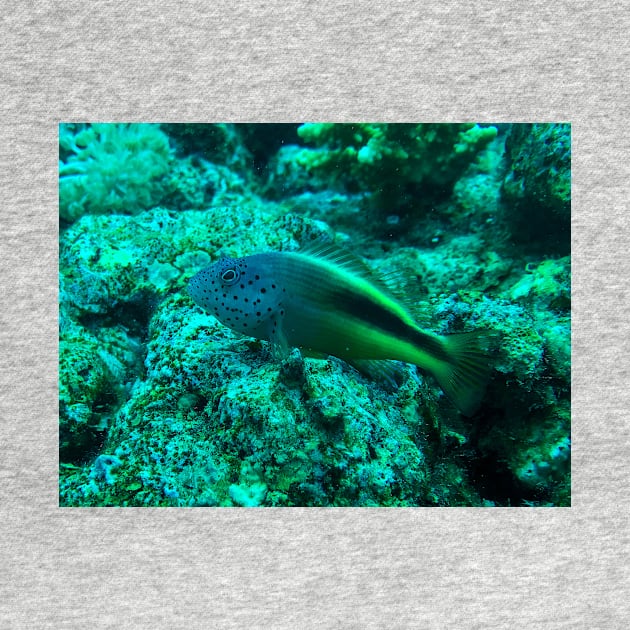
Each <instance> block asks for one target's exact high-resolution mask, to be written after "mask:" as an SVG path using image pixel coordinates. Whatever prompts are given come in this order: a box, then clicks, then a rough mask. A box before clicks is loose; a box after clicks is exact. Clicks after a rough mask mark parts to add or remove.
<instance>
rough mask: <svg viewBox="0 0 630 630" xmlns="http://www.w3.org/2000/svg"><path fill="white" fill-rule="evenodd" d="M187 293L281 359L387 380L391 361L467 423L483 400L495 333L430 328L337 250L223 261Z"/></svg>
mask: <svg viewBox="0 0 630 630" xmlns="http://www.w3.org/2000/svg"><path fill="white" fill-rule="evenodd" d="M188 293H189V295H190V297H191V298H192V300H193V301H194V302H195V303H196V304H197V305H198V306H200V307H201V308H202V309H204V310H205V311H207V312H208V313H210V314H212V315H214V316H215V317H216V318H217V319H218V320H219V321H220V322H221V323H222V324H224V325H225V326H227V327H229V328H231V329H232V330H234V331H236V332H239V333H241V334H243V335H248V336H250V337H255V338H257V339H261V340H266V341H268V342H270V343H271V348H272V352H273V355H274V356H275V357H280V358H281V357H286V356H287V355H288V354H289V352H290V349H291V348H293V347H297V348H300V349H301V350H303V351H305V353H307V355H308V353H311V356H322V357H325V356H334V357H337V358H339V359H342V360H343V361H346V362H347V363H350V364H351V365H353V366H355V367H357V368H359V369H361V368H362V367H366V368H368V367H372V368H376V369H377V370H378V369H379V366H382V372H383V373H385V374H387V373H388V370H387V367H386V366H387V365H389V364H391V362H394V361H400V362H404V363H411V364H413V365H416V366H418V367H419V368H420V369H421V370H424V371H425V372H428V373H429V374H431V375H432V376H433V377H434V378H435V379H436V381H437V383H438V384H439V386H440V387H441V389H442V391H443V392H444V393H445V394H446V396H447V397H448V398H449V399H450V400H451V401H452V402H453V404H454V405H455V406H456V407H457V409H458V410H459V411H460V412H461V413H462V414H464V415H466V416H471V415H473V414H474V413H475V411H476V410H477V409H478V407H479V404H480V402H481V400H482V398H483V395H484V391H485V388H486V383H487V381H488V377H489V373H490V362H489V356H488V354H487V351H486V350H485V349H484V348H483V347H482V346H483V344H482V343H481V341H482V340H483V339H484V338H486V336H487V332H488V331H486V330H481V331H480V330H476V331H471V332H464V333H455V334H449V335H438V334H435V333H433V332H430V331H427V330H424V329H423V328H421V327H420V326H419V325H418V324H417V323H416V321H415V319H414V317H413V316H412V314H411V309H410V308H408V306H407V305H406V304H405V301H404V300H403V299H401V298H400V297H398V296H397V295H396V294H395V292H394V291H393V290H392V289H390V287H389V286H388V285H387V282H386V281H384V279H382V278H379V277H378V275H377V274H375V273H374V272H373V271H372V270H371V269H370V268H369V267H368V266H367V265H366V264H365V263H364V262H363V261H362V260H361V259H360V258H358V257H357V256H356V255H354V254H353V253H351V252H350V251H348V250H346V249H343V248H341V247H339V246H337V245H333V244H324V243H317V244H315V245H311V246H307V247H305V248H303V249H301V250H297V251H279V252H266V253H259V254H252V255H250V256H245V257H241V258H228V257H223V258H220V259H219V260H218V261H217V262H215V263H213V264H211V265H210V266H208V267H206V268H204V269H202V270H201V271H199V272H198V273H197V274H195V275H194V276H193V277H192V278H191V279H190V282H189V285H188ZM368 371H369V370H368Z"/></svg>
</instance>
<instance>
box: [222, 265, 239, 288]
mask: <svg viewBox="0 0 630 630" xmlns="http://www.w3.org/2000/svg"><path fill="white" fill-rule="evenodd" d="M240 277H241V274H240V272H239V271H238V269H237V268H236V267H230V268H229V269H226V270H225V271H224V272H223V273H222V274H221V280H222V281H223V284H227V285H228V286H229V285H232V284H234V283H235V282H238V280H239V278H240Z"/></svg>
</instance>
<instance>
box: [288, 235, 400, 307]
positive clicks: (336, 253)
mask: <svg viewBox="0 0 630 630" xmlns="http://www.w3.org/2000/svg"><path fill="white" fill-rule="evenodd" d="M297 253H298V254H304V255H306V256H313V257H315V258H320V259H322V260H326V261H328V262H330V263H333V264H335V265H337V266H339V267H341V268H342V269H345V270H346V271H347V272H348V273H352V274H355V275H357V276H360V277H361V278H363V279H365V280H367V281H369V282H371V283H372V284H373V285H374V286H376V287H378V289H380V290H381V291H382V292H383V293H385V294H386V295H388V296H389V297H391V298H392V299H394V300H396V301H397V302H400V303H402V304H403V305H404V306H405V308H407V304H406V303H405V302H406V300H405V299H404V298H403V297H402V296H400V295H398V294H397V293H396V290H395V288H394V287H393V286H392V285H391V283H388V277H392V278H393V277H394V276H395V273H388V274H387V276H385V277H384V276H383V275H382V274H380V273H379V272H377V271H374V270H373V269H370V267H368V265H367V264H366V263H365V262H364V261H363V260H361V258H359V257H358V256H357V255H356V254H354V253H353V252H351V251H349V250H347V249H345V248H343V247H341V246H339V245H335V244H334V243H324V242H319V241H315V243H311V244H309V245H307V246H306V247H303V248H301V249H299V250H298V251H297Z"/></svg>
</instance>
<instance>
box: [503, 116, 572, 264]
mask: <svg viewBox="0 0 630 630" xmlns="http://www.w3.org/2000/svg"><path fill="white" fill-rule="evenodd" d="M506 156H507V161H508V166H509V168H508V169H507V171H506V175H505V179H504V181H503V189H502V196H503V198H504V200H505V202H506V203H505V208H506V217H507V220H508V222H509V224H510V229H511V233H512V237H513V238H514V240H515V241H516V242H517V243H527V245H528V246H529V247H530V248H532V247H536V246H538V248H539V249H544V250H546V251H549V252H554V253H561V254H568V253H569V247H570V242H569V231H570V226H571V222H570V218H571V216H570V213H571V127H570V125H569V124H566V123H558V124H521V125H512V128H511V130H510V132H509V135H508V138H507V141H506Z"/></svg>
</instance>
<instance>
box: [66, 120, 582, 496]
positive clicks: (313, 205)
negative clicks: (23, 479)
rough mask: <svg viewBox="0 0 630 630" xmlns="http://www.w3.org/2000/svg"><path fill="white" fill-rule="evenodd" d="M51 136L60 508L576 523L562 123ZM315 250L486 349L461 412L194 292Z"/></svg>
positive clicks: (95, 129) (428, 324)
mask: <svg viewBox="0 0 630 630" xmlns="http://www.w3.org/2000/svg"><path fill="white" fill-rule="evenodd" d="M59 139H60V149H59V151H60V166H59V176H60V182H59V215H60V237H59V239H60V240H59V246H60V249H59V252H60V253H59V256H60V258H59V265H60V305H59V322H60V324H59V332H60V356H59V367H60V370H59V390H60V417H59V427H60V429H59V447H60V450H59V457H60V470H59V482H60V495H59V501H60V505H63V506H243V507H248V506H524V505H526V506H543V505H544V506H546V505H550V506H551V505H556V506H564V505H570V450H571V440H570V383H571V349H570V325H571V312H570V309H571V293H570V284H571V264H570V251H571V248H570V165H571V156H570V125H568V124H518V125H517V124H497V125H488V124H483V125H473V124H457V125H456V124H443V125H439V124H422V125H411V124H409V125H407V124H405V125H400V124H363V123H362V124H343V125H342V124H306V125H298V124H240V125H233V124H217V125H193V124H182V125H178V124H164V125H157V124H155V125H153V124H151V125H139V124H129V125H125V124H92V125H87V124H62V125H60V130H59ZM313 243H334V244H335V245H336V246H337V247H340V248H343V249H344V250H348V251H351V252H353V254H354V255H356V256H357V257H358V258H360V259H361V260H362V261H363V263H365V264H366V265H367V266H368V267H369V268H370V270H371V273H372V274H373V276H374V277H379V278H382V281H383V284H384V285H385V286H386V287H387V290H389V291H391V293H392V294H393V295H394V296H396V299H397V300H400V303H401V304H404V307H405V308H406V309H407V310H408V311H409V313H410V314H411V315H412V317H413V319H414V320H415V321H416V322H417V323H418V325H419V326H420V327H421V328H422V329H424V330H426V331H430V332H431V333H434V334H439V335H448V334H452V333H458V332H465V331H472V330H486V331H492V332H493V334H492V343H491V344H490V345H489V347H488V348H487V351H488V353H489V364H490V366H491V368H492V371H491V374H490V377H489V379H488V382H487V386H486V387H485V389H484V390H483V396H482V398H481V403H480V404H479V406H478V408H477V409H476V410H475V412H474V413H473V414H472V415H470V416H464V415H462V414H461V413H460V412H459V411H458V409H457V408H456V406H455V405H454V404H453V403H452V402H451V400H449V398H448V397H447V396H445V395H444V393H443V392H442V389H441V388H440V386H439V385H438V383H437V381H436V380H435V379H434V378H433V377H432V376H431V374H430V373H428V372H426V371H423V370H420V369H418V368H416V367H415V366H413V365H410V364H406V363H396V364H394V365H393V374H394V377H393V378H392V379H389V380H388V379H383V378H379V375H378V374H373V373H372V374H366V373H364V372H359V371H357V370H355V369H354V367H352V366H350V365H348V364H347V363H345V362H344V361H342V360H341V359H339V358H336V357H318V358H315V357H311V356H308V354H309V353H305V352H300V350H299V349H296V348H289V349H288V352H287V353H284V354H283V355H282V356H278V353H277V352H275V351H274V348H272V347H271V346H270V344H269V343H268V342H267V341H265V340H259V339H256V338H252V337H247V336H244V335H242V334H239V333H237V332H235V331H233V330H231V329H230V328H228V327H227V326H225V325H224V324H222V323H221V322H220V321H218V320H217V319H215V317H214V316H213V315H212V313H211V312H206V311H205V310H204V309H202V308H200V307H199V306H198V305H197V304H195V302H194V301H193V300H192V299H191V297H190V295H189V294H188V290H187V287H188V283H189V281H190V279H191V278H192V277H193V276H194V275H195V274H197V273H198V272H199V271H200V270H202V269H204V268H206V267H208V266H209V265H212V264H213V263H215V262H216V261H218V260H219V259H220V258H222V257H229V258H234V257H242V256H248V255H251V254H254V253H259V252H277V251H296V250H298V249H300V248H304V247H306V246H308V245H309V244H311V245H312V244H313ZM347 301H348V300H347V299H346V302H347ZM368 316H369V314H366V317H368Z"/></svg>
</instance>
